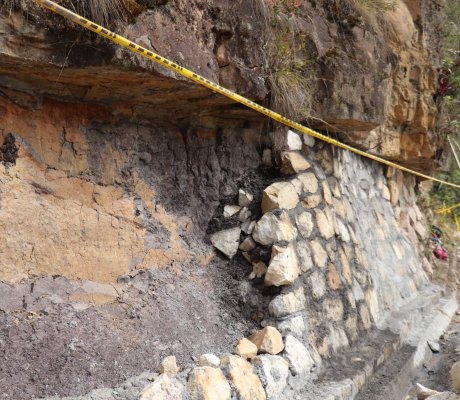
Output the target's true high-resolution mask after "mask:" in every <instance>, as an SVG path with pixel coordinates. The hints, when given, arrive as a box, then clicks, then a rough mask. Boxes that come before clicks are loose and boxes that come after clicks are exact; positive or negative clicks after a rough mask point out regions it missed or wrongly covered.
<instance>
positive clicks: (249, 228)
mask: <svg viewBox="0 0 460 400" xmlns="http://www.w3.org/2000/svg"><path fill="white" fill-rule="evenodd" d="M255 227H256V221H246V222H244V223H243V224H242V225H241V230H242V231H243V232H244V233H245V234H246V235H252V232H254V228H255Z"/></svg>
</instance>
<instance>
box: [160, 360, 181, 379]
mask: <svg viewBox="0 0 460 400" xmlns="http://www.w3.org/2000/svg"><path fill="white" fill-rule="evenodd" d="M160 373H162V374H165V375H168V376H169V377H173V376H176V375H177V374H178V373H179V367H178V366H177V364H176V357H175V356H169V357H166V358H165V359H163V361H162V362H161V365H160Z"/></svg>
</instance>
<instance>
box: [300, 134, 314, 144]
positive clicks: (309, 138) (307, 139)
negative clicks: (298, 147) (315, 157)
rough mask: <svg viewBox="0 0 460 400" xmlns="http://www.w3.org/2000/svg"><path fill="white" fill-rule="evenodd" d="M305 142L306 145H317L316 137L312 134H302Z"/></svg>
mask: <svg viewBox="0 0 460 400" xmlns="http://www.w3.org/2000/svg"><path fill="white" fill-rule="evenodd" d="M302 139H303V142H304V143H305V146H308V147H313V146H314V145H315V138H314V137H313V136H310V135H302Z"/></svg>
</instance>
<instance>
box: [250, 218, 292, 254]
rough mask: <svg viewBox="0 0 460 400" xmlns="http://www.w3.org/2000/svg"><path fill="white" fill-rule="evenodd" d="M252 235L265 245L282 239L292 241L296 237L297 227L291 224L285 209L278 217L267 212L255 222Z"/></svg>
mask: <svg viewBox="0 0 460 400" xmlns="http://www.w3.org/2000/svg"><path fill="white" fill-rule="evenodd" d="M252 237H253V238H254V240H255V241H256V242H258V243H261V244H263V245H266V246H269V245H271V244H273V243H277V242H282V241H285V242H292V241H293V240H294V239H295V238H296V237H297V229H296V228H294V226H293V225H292V224H291V220H290V219H289V215H288V214H287V213H286V212H285V211H282V212H281V213H280V214H279V216H278V217H277V216H275V214H273V213H271V212H268V213H266V214H264V215H263V216H262V218H261V219H260V220H259V221H258V222H257V223H256V226H255V228H254V232H253V234H252Z"/></svg>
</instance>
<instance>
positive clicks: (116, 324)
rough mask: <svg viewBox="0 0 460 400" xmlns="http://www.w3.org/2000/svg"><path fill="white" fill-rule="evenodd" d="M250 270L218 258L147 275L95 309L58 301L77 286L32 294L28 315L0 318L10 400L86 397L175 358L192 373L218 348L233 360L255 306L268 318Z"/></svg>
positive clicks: (0, 386) (26, 292)
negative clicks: (193, 366)
mask: <svg viewBox="0 0 460 400" xmlns="http://www.w3.org/2000/svg"><path fill="white" fill-rule="evenodd" d="M247 268H248V267H247V266H246V265H245V264H244V262H242V260H235V261H233V262H230V263H228V262H222V261H221V260H220V259H219V258H217V259H216V260H215V261H213V262H212V263H211V264H210V265H209V266H208V267H207V268H203V267H198V266H194V265H189V266H188V269H187V268H184V269H183V270H184V271H185V273H184V274H183V275H182V276H180V277H179V276H177V275H176V274H175V273H174V272H173V271H170V270H149V271H141V272H139V273H138V274H137V275H135V276H133V277H125V278H124V280H125V282H124V285H125V286H126V287H127V288H128V289H127V290H126V291H125V292H124V293H123V295H122V296H120V298H119V300H118V302H116V303H113V304H107V305H103V306H98V307H89V308H86V307H83V308H80V306H79V305H78V304H77V305H75V304H70V303H59V304H56V302H55V301H53V299H56V298H57V296H59V295H60V294H62V292H64V291H65V290H67V289H68V287H69V285H70V283H69V282H68V281H66V280H65V279H64V278H61V277H54V278H53V277H47V278H41V279H37V280H35V281H34V282H33V283H32V284H27V285H24V286H23V292H22V301H24V304H23V305H24V308H23V311H22V312H21V313H18V312H5V311H0V359H1V360H2V362H1V363H0V398H1V399H12V400H19V399H30V398H33V397H36V396H37V397H44V396H51V395H60V396H64V395H66V396H69V395H81V394H85V393H88V392H89V391H91V390H93V389H95V388H102V387H115V386H116V385H119V384H120V383H121V382H123V381H124V380H125V379H127V378H129V377H131V376H135V375H138V374H140V373H142V372H143V371H147V370H150V371H156V370H157V369H158V366H159V362H160V360H161V359H162V358H163V357H165V356H168V355H172V354H174V355H175V356H176V357H177V358H178V363H179V365H181V366H184V365H187V364H190V363H191V362H192V361H197V358H198V357H199V355H200V354H203V353H204V352H208V351H209V349H210V348H211V347H212V348H213V349H214V351H216V352H217V353H218V352H219V351H220V352H227V351H228V350H229V349H231V348H232V346H234V344H235V343H236V342H237V340H239V339H240V338H241V337H242V336H244V335H247V334H248V332H249V331H250V330H251V329H252V328H254V327H255V321H254V320H253V318H255V316H254V314H257V309H256V308H255V307H253V305H255V304H260V307H262V308H266V305H265V304H264V299H263V298H257V296H258V294H255V292H252V291H251V287H250V285H245V284H242V283H241V282H242V281H244V279H243V276H244V275H246V274H247V273H248V271H247V270H246V269H247ZM0 289H1V288H0ZM3 290H4V292H3V294H2V296H1V298H2V299H7V298H9V299H10V300H11V301H13V300H14V299H13V298H12V297H11V296H9V294H12V293H13V292H11V293H7V292H6V291H5V287H3ZM53 295H54V297H53ZM254 296H255V297H254ZM259 296H260V295H259ZM3 307H4V308H6V307H5V305H3ZM0 308H1V307H0ZM211 344H212V346H211Z"/></svg>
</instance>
